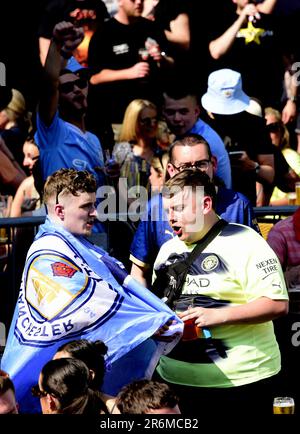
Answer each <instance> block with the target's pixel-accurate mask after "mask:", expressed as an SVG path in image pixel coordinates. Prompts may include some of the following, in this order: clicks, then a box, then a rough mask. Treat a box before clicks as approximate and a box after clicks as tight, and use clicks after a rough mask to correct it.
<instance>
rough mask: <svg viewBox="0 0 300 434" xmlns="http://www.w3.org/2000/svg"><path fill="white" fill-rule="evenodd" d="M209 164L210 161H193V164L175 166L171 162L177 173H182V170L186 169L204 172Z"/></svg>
mask: <svg viewBox="0 0 300 434" xmlns="http://www.w3.org/2000/svg"><path fill="white" fill-rule="evenodd" d="M210 162H211V160H198V161H194V163H183V164H180V165H179V166H175V164H174V163H172V162H171V164H172V166H173V167H174V168H175V169H176V170H178V171H179V172H182V171H183V170H186V169H193V168H195V169H198V170H203V171H205V170H207V169H208V167H209V164H210Z"/></svg>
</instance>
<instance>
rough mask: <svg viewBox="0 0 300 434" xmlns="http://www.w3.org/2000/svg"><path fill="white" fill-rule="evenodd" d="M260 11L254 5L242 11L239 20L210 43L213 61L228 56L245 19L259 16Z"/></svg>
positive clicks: (249, 5)
mask: <svg viewBox="0 0 300 434" xmlns="http://www.w3.org/2000/svg"><path fill="white" fill-rule="evenodd" d="M257 14H258V10H257V8H256V6H255V5H254V4H252V3H250V4H248V5H247V6H245V7H244V9H243V10H241V11H240V14H239V15H238V18H237V19H236V20H235V21H234V23H233V24H232V25H231V26H230V27H229V28H228V29H227V30H225V32H224V33H223V34H222V35H221V36H219V37H218V38H216V39H214V40H213V41H211V42H210V43H209V46H208V47H209V52H210V55H211V56H212V58H213V59H219V58H220V57H222V56H223V55H224V54H226V53H227V52H228V51H229V49H230V48H231V46H232V44H233V43H234V40H235V37H236V35H237V33H238V32H239V30H240V28H241V27H242V25H243V23H244V21H245V19H246V18H247V17H249V16H257Z"/></svg>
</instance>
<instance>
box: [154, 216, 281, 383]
mask: <svg viewBox="0 0 300 434" xmlns="http://www.w3.org/2000/svg"><path fill="white" fill-rule="evenodd" d="M194 247H195V244H193V245H190V246H188V245H186V244H185V243H184V242H183V241H181V240H179V238H178V237H175V238H173V239H171V240H169V241H168V242H167V243H165V244H164V245H163V246H162V248H161V249H160V252H159V254H158V256H157V259H156V261H155V264H154V279H155V271H156V270H158V269H159V268H160V267H161V266H162V265H163V264H165V263H166V262H168V263H172V262H173V261H174V260H175V259H176V260H181V259H184V258H185V257H186V255H187V254H188V253H189V252H190V251H192V250H193V248H194ZM174 252H176V253H174ZM182 294H183V295H186V296H193V297H196V300H197V297H198V298H199V300H202V304H201V303H200V304H199V305H202V306H205V305H207V304H206V303H205V304H204V302H205V301H206V302H207V301H209V304H210V307H212V308H214V307H215V308H220V309H221V308H222V306H223V307H225V306H228V307H229V306H230V307H234V306H243V305H245V304H247V303H250V302H252V301H255V300H258V299H259V298H261V297H267V298H270V299H272V300H288V295H287V290H286V286H285V281H284V277H283V272H282V269H281V266H280V263H279V260H278V258H277V256H276V255H275V253H274V251H273V250H272V249H271V248H270V246H269V245H268V243H267V242H266V241H265V240H264V239H263V238H262V237H261V236H259V235H258V234H257V233H256V232H255V231H253V230H252V229H251V228H248V227H246V226H243V225H238V224H228V225H227V226H226V227H225V228H224V229H223V231H222V232H221V233H220V234H219V235H218V236H217V237H215V238H214V239H213V241H212V242H211V243H210V244H209V245H208V246H207V247H206V248H205V249H204V250H203V251H202V252H201V254H200V255H199V256H198V257H197V258H196V260H195V262H194V263H193V264H192V266H191V267H190V270H189V272H188V274H187V276H186V279H185V283H184V285H183V288H182ZM209 330H210V332H211V340H208V339H206V338H204V337H203V335H201V336H199V338H198V339H196V340H193V341H187V342H183V341H182V340H181V341H180V342H179V343H178V344H177V345H176V347H175V348H174V349H173V350H172V351H171V353H169V354H168V356H162V357H161V359H160V363H159V366H158V368H157V370H158V372H159V374H160V376H161V377H162V378H163V379H164V380H166V381H168V382H170V383H175V384H181V385H187V386H194V387H195V386H196V387H197V386H198V387H219V388H225V387H234V386H241V385H243V384H249V383H253V382H256V381H259V380H262V379H264V378H268V377H271V376H272V375H275V374H277V373H278V372H279V370H280V351H279V347H278V344H277V342H276V338H275V334H274V329H273V323H272V321H265V322H262V323H259V324H254V323H244V324H232V325H226V324H225V325H218V326H215V327H211V328H209Z"/></svg>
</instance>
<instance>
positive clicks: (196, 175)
mask: <svg viewBox="0 0 300 434" xmlns="http://www.w3.org/2000/svg"><path fill="white" fill-rule="evenodd" d="M184 187H192V189H193V191H195V190H196V187H204V194H205V195H206V196H209V197H211V199H212V206H213V208H215V204H216V187H215V184H214V182H213V181H211V179H210V178H209V176H208V175H207V174H206V173H204V172H202V171H201V170H197V169H185V170H182V171H181V172H179V173H176V175H174V176H172V178H170V179H169V180H168V181H167V182H166V183H165V186H164V188H163V189H162V195H163V196H164V197H172V196H174V195H175V194H177V193H178V192H179V191H182V190H183V188H184Z"/></svg>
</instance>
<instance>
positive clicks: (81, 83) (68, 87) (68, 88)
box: [59, 78, 88, 93]
mask: <svg viewBox="0 0 300 434" xmlns="http://www.w3.org/2000/svg"><path fill="white" fill-rule="evenodd" d="M87 85H88V84H87V81H86V80H84V79H83V78H79V79H78V80H74V81H66V82H65V83H60V85H59V89H60V91H61V92H64V93H70V92H73V90H74V86H77V87H79V89H84V88H85V87H87Z"/></svg>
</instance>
